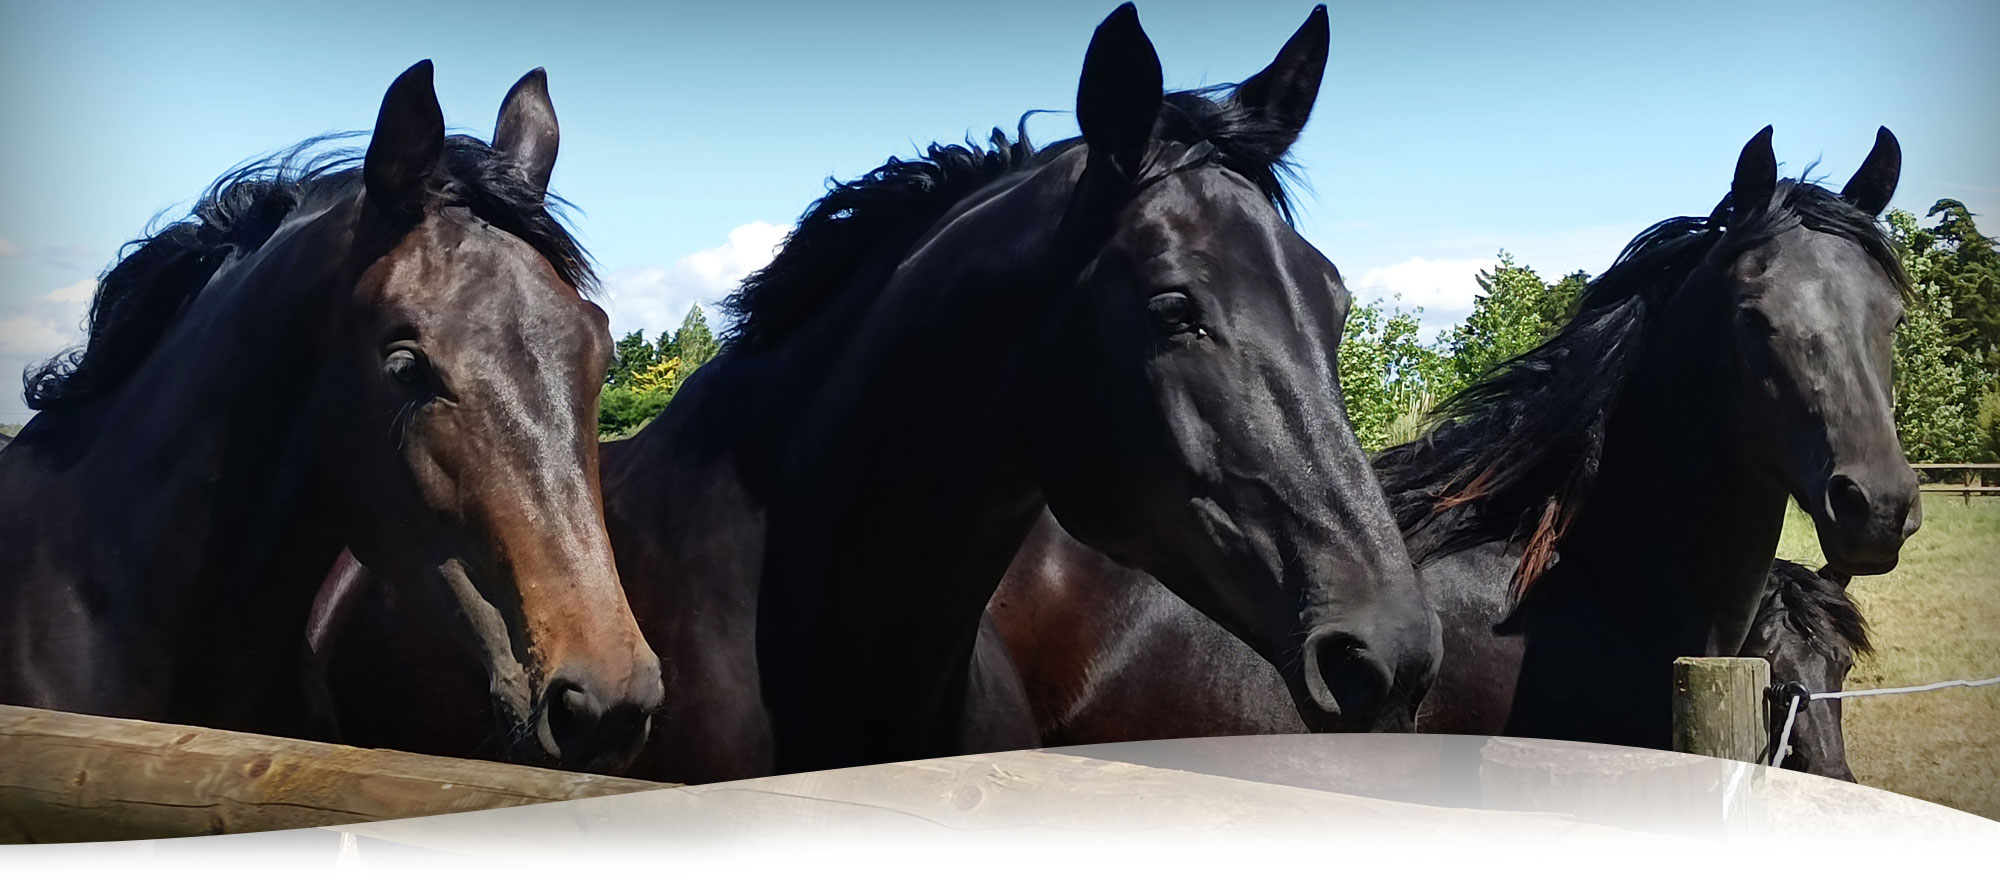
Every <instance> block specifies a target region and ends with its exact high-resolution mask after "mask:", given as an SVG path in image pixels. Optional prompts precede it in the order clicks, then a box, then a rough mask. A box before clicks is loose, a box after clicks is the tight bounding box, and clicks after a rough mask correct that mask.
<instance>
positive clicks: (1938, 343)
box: [1889, 203, 2000, 463]
mask: <svg viewBox="0 0 2000 896" xmlns="http://www.w3.org/2000/svg"><path fill="white" fill-rule="evenodd" d="M1943 204H1944V203H1939V205H1940V206H1941V205H1943ZM1936 208H1937V206H1933V209H1936ZM1960 208H1962V206H1961V207H1960ZM1918 223H1919V222H1918V221H1917V218H1916V216H1915V215H1912V214H1910V213H1909V212H1905V211H1901V210H1891V211H1890V212H1889V236H1890V239H1891V241H1892V242H1893V243H1894V244H1895V246H1896V250H1897V253H1898V254H1899V255H1900V256H1901V257H1902V261H1903V267H1904V269H1905V270H1906V271H1907V272H1908V273H1909V275H1910V283H1911V286H1912V293H1911V296H1910V298H1909V300H1908V301H1906V302H1905V303H1904V306H1903V325H1902V326H1901V327H1899V328H1898V329H1897V331H1896V346H1895V364H1896V373H1895V395H1896V432H1897V435H1898V436H1899V437H1900V438H1901V439H1902V442H1903V450H1904V452H1905V453H1907V454H1908V455H1909V457H1910V460H1912V461H1914V462H1917V463H1925V462H1945V463H1951V462H1965V461H1975V460H1980V459H1983V458H1990V457H1993V456H1994V454H1995V450H1996V448H2000V443H1996V438H1995V434H1994V433H1993V432H1992V427H1991V426H1990V425H1982V413H1983V408H1985V407H1987V406H1989V405H1990V404H1991V403H1993V402H1994V401H1996V399H1993V398H1989V397H1988V396H1989V395H1991V394H1992V393H1994V392H1995V391H1996V389H2000V384H1996V379H1997V378H1996V376H1995V372H1994V365H1993V364H1992V363H1991V360H1990V359H1991V358H1992V356H1993V355H1992V352H1991V350H1990V349H1988V350H1985V351H1979V352H1978V354H1977V355H1975V351H1977V349H1978V347H1979V345H1980V344H1979V342H1978V341H1977V335H1978V333H1977V329H1976V325H1975V323H1974V322H1973V321H1969V320H1967V319H1966V318H1965V317H1963V316H1961V315H1960V314H1959V313H1958V311H1957V308H1956V305H1957V304H1958V302H1959V301H1960V299H1961V298H1963V297H1967V296H1970V297H1971V298H1972V301H1974V302H1977V301H1978V296H1977V293H1976V289H1978V288H1979V284H1980V282H1981V279H1980V272H1979V271H1977V270H1970V271H1969V270H1968V269H1967V267H1968V262H1967V261H1966V259H1967V258H1968V257H1970V258H1971V259H1973V263H1972V264H1971V266H1972V267H1974V268H1976V267H1977V262H1979V260H1980V256H1979V255H1978V254H1977V253H1969V254H1961V251H1960V250H1961V249H1962V248H1963V247H1962V245H1961V244H1960V243H1959V242H1958V241H1957V240H1956V239H1955V238H1954V239H1946V238H1944V237H1941V236H1940V234H1939V232H1938V229H1937V228H1935V227H1933V228H1930V229H1925V228H1922V227H1919V226H1918ZM1975 233H1976V231H1975ZM1988 248H1989V249H1990V248H1991V247H1990V246H1989V247H1988Z"/></svg>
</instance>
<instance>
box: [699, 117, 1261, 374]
mask: <svg viewBox="0 0 2000 896" xmlns="http://www.w3.org/2000/svg"><path fill="white" fill-rule="evenodd" d="M1233 87H1234V85H1219V86H1214V87H1204V88H1199V89H1196V90H1184V91H1177V92H1174V93H1169V94H1167V95H1166V96H1164V97H1163V98H1162V100H1161V106H1160V116H1159V119H1158V121H1156V122H1155V124H1154V126H1153V138H1154V140H1155V141H1156V142H1155V152H1154V153H1153V156H1152V157H1151V158H1150V159H1149V162H1148V164H1149V166H1151V165H1156V164H1158V163H1159V162H1160V161H1161V160H1162V159H1163V158H1164V157H1165V156H1166V153H1164V152H1162V151H1161V150H1162V149H1163V148H1165V147H1167V146H1193V145H1195V144H1199V143H1203V142H1206V143H1208V144H1209V145H1210V146H1211V147H1213V148H1214V153H1213V155H1212V156H1211V157H1210V158H1209V161H1212V162H1214V163H1216V164H1220V165H1222V166H1223V167H1225V168H1227V169H1229V170H1230V171H1233V172H1236V173H1237V174H1239V175H1241V176H1242V177H1244V178H1245V179H1247V180H1249V181H1250V183H1251V184H1252V185H1254V186H1255V187H1256V188H1257V190H1258V192H1259V193H1261V194H1263V196H1264V198H1265V199H1267V200H1269V201H1270V202H1271V204H1272V205H1273V206H1275V207H1276V208H1277V209H1278V211H1279V213H1280V214H1282V215H1284V217H1285V220H1286V221H1287V222H1290V221H1291V219H1292V205H1291V197H1290V195H1289V193H1288V191H1287V181H1288V179H1289V178H1290V175H1291V173H1292V167H1291V163H1290V162H1289V161H1288V160H1287V159H1286V157H1285V153H1286V151H1287V149H1288V147H1289V145H1290V136H1291V135H1290V134H1289V133H1288V132H1286V131H1285V130H1284V129H1283V128H1281V127H1279V126H1278V125H1276V124H1273V123H1271V122H1270V121H1268V120H1266V119H1265V118H1263V117H1262V116H1259V115H1255V114H1252V113H1251V112H1249V111H1247V110H1245V109H1244V108H1243V107H1242V106H1240V105H1239V104H1237V103H1236V102H1234V101H1233V100H1232V99H1231V98H1230V97H1229V96H1228V94H1227V92H1228V91H1230V90H1231V89H1233ZM1024 121H1025V119H1024ZM968 142H969V141H968ZM1079 142H1080V138H1071V139H1068V140H1061V141H1057V142H1055V143H1051V144H1049V145H1048V146H1046V147H1043V148H1041V149H1036V148H1035V147H1034V146H1033V145H1031V144H1030V143H1029V141H1028V135H1027V131H1026V129H1025V127H1023V128H1018V129H1017V134H1016V136H1015V137H1014V138H1012V139H1009V138H1008V137H1007V135H1006V134H1004V133H1002V132H1001V131H1000V130H999V129H998V128H995V129H994V131H993V133H992V135H991V136H990V137H989V138H988V146H987V148H984V149H981V148H979V147H977V146H960V145H940V144H936V143H933V144H931V145H930V147H929V148H928V149H925V150H924V151H923V152H921V153H919V154H918V156H917V157H916V158H914V159H898V158H891V159H889V160H888V161H886V162H884V163H882V165H881V166H880V167H877V168H876V169H875V170H873V171H870V172H868V173H867V174H864V175H862V176H860V177H857V178H855V179H853V180H851V181H847V182H845V183H842V182H832V183H831V184H830V185H829V187H828V191H827V194H826V195H825V196H823V197H820V199H818V200H817V201H815V202H814V203H813V204H812V205H811V206H810V207H808V208H807V209H806V212H805V214H804V215H802V216H800V218H799V223H798V226H797V227H796V228H795V229H793V231H792V233H791V235H789V236H787V237H786V238H785V243H784V246H783V247H782V248H781V249H780V251H779V252H778V254H777V256H776V257H775V258H773V259H772V260H771V263H770V264H768V265H766V266H765V267H764V268H763V269H762V270H759V271H757V272H755V273H753V274H751V275H750V276H748V277H746V278H744V280H743V283H742V284H741V285H740V286H738V287H737V289H736V290H735V291H734V292H732V293H730V295H729V296H728V297H727V298H725V299H723V300H722V305H723V308H724V309H725V310H726V312H727V313H728V316H729V317H730V318H731V323H730V326H729V330H728V331H727V333H726V334H725V335H724V339H725V341H726V342H727V343H728V344H729V345H730V346H733V347H739V348H742V349H744V350H750V351H756V350H761V349H765V348H769V347H771V346H773V345H775V344H777V343H779V342H780V341H782V340H783V339H785V338H786V337H787V336H789V335H791V334H792V333H794V332H796V331H797V330H798V328H799V327H800V326H802V325H803V324H804V323H805V322H806V321H808V320H811V319H812V318H813V317H814V316H815V315H816V314H818V313H819V311H820V310H821V309H822V308H824V307H825V304H826V300H827V298H828V297H829V296H831V295H833V294H834V293H835V292H836V289H835V286H836V285H837V284H842V283H845V282H846V281H847V280H848V278H850V277H852V276H854V275H856V273H857V272H858V271H859V270H860V269H861V268H862V266H863V264H864V263H865V262H866V260H868V259H870V258H878V257H881V256H882V253H883V252H889V251H893V252H895V253H897V254H901V253H902V252H905V251H907V250H908V248H909V244H910V243H911V242H912V241H914V240H916V239H917V238H918V237H919V236H921V235H922V233H923V232H924V231H925V230H927V229H928V228H929V227H930V225H932V224H934V223H936V222H937V220H938V219H939V218H941V217H943V216H944V214H945V213H946V212H948V211H950V210H951V209H952V207H954V206H956V205H957V204H958V203H960V202H961V201H963V200H964V199H965V198H966V197H968V196H971V195H972V194H973V193H976V192H978V191H979V190H981V189H982V188H984V187H986V186H987V185H989V184H992V183H993V182H995V181H997V180H999V179H1001V178H1003V177H1006V176H1007V175H1010V174H1014V173H1016V172H1021V171H1026V170H1029V169H1032V168H1034V167H1036V166H1038V165H1041V164H1044V163H1046V162H1048V161H1049V160H1051V159H1054V158H1055V157H1057V156H1059V155H1061V154H1062V153H1063V152H1065V151H1067V150H1068V149H1070V148H1071V147H1073V146H1075V145H1077V144H1078V143H1079Z"/></svg>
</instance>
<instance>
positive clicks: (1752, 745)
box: [1674, 656, 1771, 762]
mask: <svg viewBox="0 0 2000 896" xmlns="http://www.w3.org/2000/svg"><path fill="white" fill-rule="evenodd" d="M1770 684H1771V664H1770V663H1768V662H1766V661H1765V660H1763V659H1762V658H1760V657H1733V656H1705V657H1682V658H1680V659H1677V660H1674V749H1675V750H1678V751H1680V752H1682V753H1695V754H1698V755H1701V756H1715V757H1717V758H1721V759H1735V760H1739V761H1742V762H1756V761H1757V760H1758V759H1759V758H1761V757H1762V756H1763V753H1764V746H1765V744H1764V742H1765V740H1766V738H1767V736H1768V735H1767V734H1766V731H1767V729H1766V727H1765V720H1764V713H1765V706H1764V689H1765V688H1767V687H1769V686H1770Z"/></svg>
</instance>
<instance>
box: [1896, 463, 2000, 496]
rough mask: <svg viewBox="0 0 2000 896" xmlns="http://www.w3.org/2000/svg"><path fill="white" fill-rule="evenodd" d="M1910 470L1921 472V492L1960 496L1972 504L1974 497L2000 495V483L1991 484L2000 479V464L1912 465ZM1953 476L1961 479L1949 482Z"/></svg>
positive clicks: (1919, 480)
mask: <svg viewBox="0 0 2000 896" xmlns="http://www.w3.org/2000/svg"><path fill="white" fill-rule="evenodd" d="M1910 469H1912V470H1915V471H1917V482H1918V485H1917V490H1918V491H1923V492H1934V493H1937V494H1946V495H1960V496H1962V497H1964V498H1965V501H1966V503H1968V504H1970V503H1972V499H1973V497H1974V496H1986V497H1991V496H1994V495H2000V485H1992V484H1988V483H1989V481H1990V482H2000V464H1911V465H1910ZM1953 474H1956V476H1955V477H1954V475H1953ZM1953 478H1955V479H1956V480H1957V481H1955V482H1949V481H1946V480H1948V479H1953Z"/></svg>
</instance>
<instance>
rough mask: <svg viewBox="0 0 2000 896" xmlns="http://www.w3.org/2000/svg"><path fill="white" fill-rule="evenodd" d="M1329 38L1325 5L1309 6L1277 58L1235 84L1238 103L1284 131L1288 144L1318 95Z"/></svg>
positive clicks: (1301, 129) (1324, 69)
mask: <svg viewBox="0 0 2000 896" xmlns="http://www.w3.org/2000/svg"><path fill="white" fill-rule="evenodd" d="M1330 41H1331V38H1330V35H1329V32H1328V29H1327V25H1326V6H1325V5H1324V4H1322V5H1320V6H1315V7H1313V11H1312V15H1310V16H1307V17H1306V23H1305V24H1304V25H1300V26H1299V30H1298V31H1296V32H1294V33H1293V34H1292V39H1291V40H1288V41H1285V48H1284V49H1282V50H1279V51H1278V58H1276V59H1274V60H1272V61H1271V64H1270V65H1268V66H1265V67H1264V70H1263V71H1261V72H1258V73H1256V74H1254V75H1251V76H1250V78H1249V80H1246V81H1244V82H1243V83H1241V84H1238V85H1236V94H1235V99H1236V103H1237V105H1239V106H1242V107H1243V108H1244V109H1247V110H1249V111H1251V112H1254V113H1256V114H1257V115H1259V116H1262V117H1263V118H1264V120H1266V121H1269V122H1270V123H1272V124H1274V125H1277V126H1278V127H1279V128H1280V129H1282V130H1283V131H1284V132H1285V145H1286V146H1290V145H1291V144H1292V142H1293V141H1295V140H1297V139H1299V132H1300V131H1303V130H1305V127H1306V118H1307V117H1309V116H1311V115H1312V108H1313V101H1314V100H1316V99H1318V98H1319V84H1320V80H1321V79H1322V78H1324V77H1325V76H1326V54H1327V47H1328V45H1329V43H1330Z"/></svg>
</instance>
